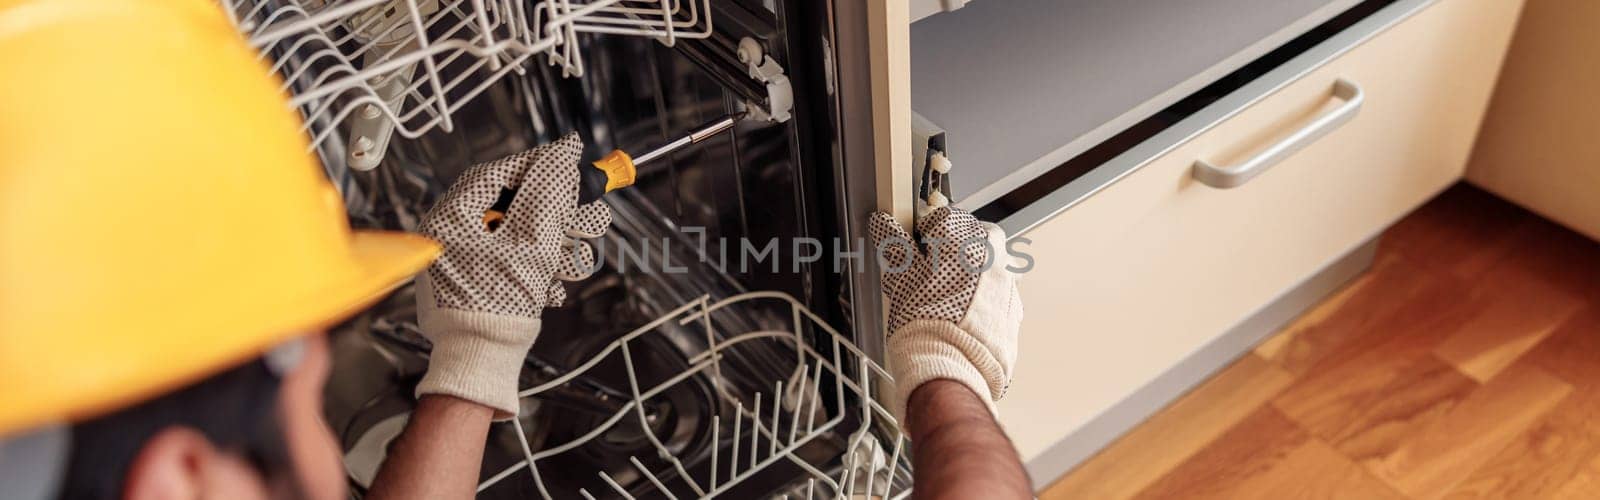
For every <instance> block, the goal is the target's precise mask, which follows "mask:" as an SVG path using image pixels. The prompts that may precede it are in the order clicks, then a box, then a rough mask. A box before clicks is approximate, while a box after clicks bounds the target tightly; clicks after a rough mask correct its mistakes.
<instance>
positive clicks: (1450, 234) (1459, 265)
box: [1380, 183, 1536, 280]
mask: <svg viewBox="0 0 1600 500" xmlns="http://www.w3.org/2000/svg"><path fill="white" fill-rule="evenodd" d="M1535 218H1536V217H1534V216H1533V215H1532V214H1530V213H1528V212H1527V211H1525V210H1522V209H1520V208H1517V207H1516V206H1515V205H1512V204H1510V203H1506V202H1505V201H1503V200H1501V199H1499V198H1496V197H1495V196H1494V195H1492V194H1489V193H1488V192H1485V191H1483V190H1481V189H1478V188H1476V187H1473V186H1472V185H1470V184H1465V183H1461V184H1456V185H1455V186H1452V187H1451V188H1450V189H1447V190H1445V192H1443V193H1440V194H1439V196H1438V197H1436V198H1434V199H1433V200H1432V201H1430V202H1428V204H1426V205H1423V206H1422V207H1421V208H1418V209H1417V210H1416V211H1415V212H1412V213H1411V214H1409V215H1407V216H1406V217H1405V218H1403V219H1401V220H1400V221H1399V222H1397V223H1395V225H1394V226H1393V227H1391V228H1389V230H1388V231H1385V232H1384V235H1383V240H1382V243H1381V247H1380V248H1381V249H1382V251H1383V252H1385V253H1389V254H1396V255H1403V256H1405V257H1406V258H1408V259H1410V260H1411V261H1413V262H1417V263H1420V264H1423V265H1425V266H1430V267H1431V268H1433V269H1435V270H1439V271H1443V272H1447V273H1450V274H1453V275H1454V276H1456V277H1458V278H1461V279H1466V280H1471V279H1475V278H1477V277H1478V276H1479V275H1481V274H1482V273H1483V272H1485V271H1487V270H1488V269H1489V267H1491V266H1493V265H1494V264H1495V263H1497V262H1499V261H1500V260H1501V259H1502V258H1503V257H1505V256H1506V255H1507V254H1508V253H1510V252H1512V251H1513V250H1514V248H1515V247H1516V245H1517V244H1518V243H1519V240H1518V238H1516V232H1517V231H1518V230H1520V229H1521V228H1523V227H1524V226H1525V225H1526V224H1528V223H1529V221H1531V220H1534V219H1535Z"/></svg>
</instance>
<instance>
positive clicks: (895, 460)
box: [869, 429, 906, 498]
mask: <svg viewBox="0 0 1600 500" xmlns="http://www.w3.org/2000/svg"><path fill="white" fill-rule="evenodd" d="M894 431H895V433H896V434H895V439H894V455H891V456H890V457H889V477H887V478H884V483H883V496H884V498H891V497H892V496H893V495H891V494H890V493H892V492H893V491H894V478H895V476H896V475H898V474H899V473H900V450H901V448H902V447H904V446H905V444H906V439H905V437H904V436H901V435H900V434H899V432H900V429H894ZM869 493H870V492H869Z"/></svg>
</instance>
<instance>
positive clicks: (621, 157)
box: [483, 112, 745, 231]
mask: <svg viewBox="0 0 1600 500" xmlns="http://www.w3.org/2000/svg"><path fill="white" fill-rule="evenodd" d="M744 115H745V114H744V113H743V112H740V113H734V114H731V115H728V116H724V117H722V118H720V119H717V120H714V121H711V122H708V123H706V124H704V125H701V126H699V127H696V128H695V129H694V130H692V131H690V132H689V133H688V134H685V135H683V136H680V137H678V138H677V139H673V140H672V142H668V143H666V144H664V145H662V146H661V147H658V148H655V149H652V150H650V151H647V152H645V153H644V154H642V155H639V156H630V155H629V154H628V153H627V152H624V151H623V150H620V149H616V150H612V151H611V152H610V153H607V154H606V155H605V156H604V157H601V158H600V159H599V160H595V162H594V163H591V164H589V165H587V166H585V165H581V164H580V165H578V174H579V180H578V204H579V205H582V204H585V203H589V202H593V201H595V200H598V199H600V196H601V195H604V194H606V193H609V192H612V191H616V190H618V189H622V188H625V187H628V186H632V185H633V182H634V181H635V180H636V177H637V176H638V172H639V165H643V164H646V163H649V162H650V161H652V160H655V159H656V158H660V157H662V156H666V155H667V153H671V152H673V151H677V150H678V149H681V148H683V147H684V146H688V145H691V144H698V143H700V142H703V141H705V140H706V139H710V138H712V137H715V136H716V135H717V134H720V133H722V132H724V131H726V130H728V129H731V128H733V124H735V123H738V122H739V120H740V119H742V118H744ZM516 196H517V192H516V190H513V189H510V188H506V189H502V190H501V191H500V198H499V199H497V200H495V202H494V205H493V206H491V207H489V210H488V211H487V212H484V213H483V223H484V224H486V225H488V226H489V230H491V231H492V230H494V229H495V228H496V227H499V225H500V222H501V221H503V220H504V219H505V217H506V211H507V210H510V209H511V200H512V199H514V198H516Z"/></svg>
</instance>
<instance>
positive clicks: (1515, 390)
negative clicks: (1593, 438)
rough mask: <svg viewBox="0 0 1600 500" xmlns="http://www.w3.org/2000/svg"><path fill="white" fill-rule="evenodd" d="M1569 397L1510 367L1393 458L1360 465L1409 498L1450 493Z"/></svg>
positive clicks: (1530, 370) (1537, 373) (1557, 383)
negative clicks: (1457, 484)
mask: <svg viewBox="0 0 1600 500" xmlns="http://www.w3.org/2000/svg"><path fill="white" fill-rule="evenodd" d="M1571 391H1572V386H1571V385H1568V384H1567V383H1566V382H1563V381H1561V380H1560V379H1558V378H1556V377H1555V376H1553V375H1550V374H1549V373H1547V372H1545V371H1543V370H1540V369H1538V368H1535V367H1531V366H1526V365H1513V366H1512V367H1511V368H1509V369H1507V370H1506V371H1504V372H1501V373H1500V375H1498V376H1496V377H1495V378H1493V379H1491V380H1490V381H1489V382H1488V383H1486V384H1484V385H1483V386H1482V387H1480V388H1478V389H1477V390H1474V391H1473V392H1472V394H1470V395H1469V396H1467V398H1466V399H1463V400H1462V401H1461V403H1460V404H1458V405H1456V406H1455V407H1454V408H1452V409H1451V410H1450V411H1449V413H1448V414H1446V415H1443V416H1440V417H1439V418H1437V419H1434V421H1432V422H1430V423H1429V424H1428V425H1426V426H1423V427H1422V428H1421V429H1418V430H1417V431H1416V432H1415V433H1413V434H1411V435H1409V436H1407V437H1406V438H1405V440H1404V442H1403V443H1402V444H1401V445H1400V446H1399V447H1397V448H1396V449H1395V450H1394V451H1393V452H1391V453H1388V454H1386V455H1384V456H1382V457H1377V458H1373V459H1369V460H1364V461H1363V462H1362V465H1365V466H1366V467H1367V470H1369V471H1371V472H1372V473H1373V474H1374V475H1376V476H1378V477H1379V478H1380V479H1384V480H1386V481H1388V482H1389V484H1390V485H1391V486H1394V487H1395V489H1397V490H1400V492H1402V493H1405V494H1407V495H1409V496H1410V497H1411V498H1418V499H1422V498H1436V497H1437V496H1440V495H1443V494H1444V493H1445V492H1448V491H1450V489H1451V488H1452V487H1454V486H1455V485H1456V483H1459V482H1461V481H1462V480H1464V479H1466V478H1467V476H1469V475H1470V474H1472V472H1473V471H1475V470H1477V468H1478V467H1479V466H1480V465H1483V464H1484V463H1485V462H1487V461H1488V460H1489V459H1490V458H1491V457H1492V456H1493V454H1495V453H1497V452H1499V451H1500V450H1501V449H1503V448H1505V447H1506V445H1508V444H1510V443H1511V441H1512V440H1513V439H1515V438H1516V437H1517V436H1519V435H1521V434H1522V433H1523V432H1524V431H1526V430H1527V429H1528V428H1529V427H1531V426H1532V425H1533V424H1534V423H1535V422H1538V421H1539V419H1540V418H1541V417H1543V416H1544V415H1545V414H1546V413H1547V412H1549V411H1550V410H1551V409H1552V408H1554V407H1555V406H1556V405H1557V404H1559V403H1560V402H1561V400H1562V399H1563V398H1565V397H1566V396H1567V394H1569V393H1570V392H1571Z"/></svg>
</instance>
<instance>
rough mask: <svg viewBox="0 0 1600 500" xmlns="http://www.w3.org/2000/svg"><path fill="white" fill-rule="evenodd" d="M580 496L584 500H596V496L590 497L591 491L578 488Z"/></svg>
mask: <svg viewBox="0 0 1600 500" xmlns="http://www.w3.org/2000/svg"><path fill="white" fill-rule="evenodd" d="M578 494H579V495H582V496H583V498H586V499H588V500H595V498H594V495H590V494H589V490H586V489H583V488H578Z"/></svg>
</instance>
